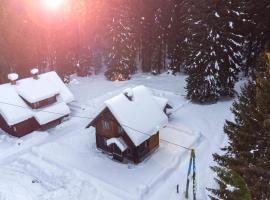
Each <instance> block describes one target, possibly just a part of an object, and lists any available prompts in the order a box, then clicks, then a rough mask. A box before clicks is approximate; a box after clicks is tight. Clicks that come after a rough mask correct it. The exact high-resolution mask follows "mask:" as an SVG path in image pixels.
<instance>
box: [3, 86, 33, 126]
mask: <svg viewBox="0 0 270 200" xmlns="http://www.w3.org/2000/svg"><path fill="white" fill-rule="evenodd" d="M14 105H16V106H14ZM0 114H1V115H2V117H3V118H4V119H5V121H6V122H7V123H8V124H9V125H10V126H11V125H14V124H17V123H19V122H22V121H25V120H27V119H29V118H31V117H32V116H33V114H32V112H31V110H30V108H29V107H28V106H27V105H26V103H25V102H24V101H23V100H22V99H21V98H20V97H19V96H18V94H17V92H16V90H15V88H14V87H13V85H10V84H4V85H0Z"/></svg>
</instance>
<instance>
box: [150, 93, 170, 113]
mask: <svg viewBox="0 0 270 200" xmlns="http://www.w3.org/2000/svg"><path fill="white" fill-rule="evenodd" d="M154 99H155V100H156V102H157V103H158V105H159V106H160V108H161V109H162V110H163V109H164V108H165V107H166V105H167V104H168V102H169V101H168V99H166V98H163V97H158V96H154Z"/></svg>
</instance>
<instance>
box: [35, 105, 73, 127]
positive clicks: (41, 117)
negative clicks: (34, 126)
mask: <svg viewBox="0 0 270 200" xmlns="http://www.w3.org/2000/svg"><path fill="white" fill-rule="evenodd" d="M69 114H70V109H69V107H68V106H67V105H66V103H64V102H62V103H55V104H53V105H51V106H49V107H46V108H44V109H42V110H39V111H37V112H34V117H35V119H36V120H37V121H38V123H39V124H40V125H44V124H47V123H49V122H52V121H54V120H56V119H59V118H61V117H64V116H66V115H69Z"/></svg>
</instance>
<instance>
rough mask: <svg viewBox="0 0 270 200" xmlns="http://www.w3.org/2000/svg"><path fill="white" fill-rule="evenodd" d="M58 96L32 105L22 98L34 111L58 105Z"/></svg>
mask: <svg viewBox="0 0 270 200" xmlns="http://www.w3.org/2000/svg"><path fill="white" fill-rule="evenodd" d="M57 96H58V95H54V96H53V97H50V98H47V99H43V100H41V101H38V102H35V103H30V102H28V101H27V100H26V99H24V98H23V97H22V96H20V97H21V98H22V99H23V100H24V102H25V103H26V104H27V105H28V106H30V107H31V108H32V109H39V108H42V107H45V106H48V105H51V104H54V103H56V102H57Z"/></svg>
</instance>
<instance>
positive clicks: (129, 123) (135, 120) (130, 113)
mask: <svg viewBox="0 0 270 200" xmlns="http://www.w3.org/2000/svg"><path fill="white" fill-rule="evenodd" d="M130 90H132V92H130V93H131V94H132V100H130V98H127V96H126V95H125V94H123V93H121V94H119V95H117V96H115V97H113V98H111V99H109V100H107V101H106V102H105V105H106V106H107V107H108V109H109V110H110V111H111V112H112V114H113V115H114V117H115V118H116V120H117V121H118V122H119V124H120V125H121V126H122V128H123V129H124V130H125V132H126V133H127V134H128V136H129V138H130V139H131V140H132V142H133V143H134V145H136V146H139V145H140V144H141V143H143V142H144V141H145V140H147V139H148V138H150V137H151V136H152V135H154V134H156V133H157V132H158V131H159V130H160V129H161V128H162V127H164V126H165V125H166V124H167V123H168V118H167V116H166V115H165V113H164V112H163V110H162V109H161V108H160V105H159V104H158V103H157V102H156V100H155V99H154V97H153V96H152V94H151V92H150V91H149V89H148V88H146V87H144V86H142V85H141V86H137V87H134V88H132V89H130Z"/></svg>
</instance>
